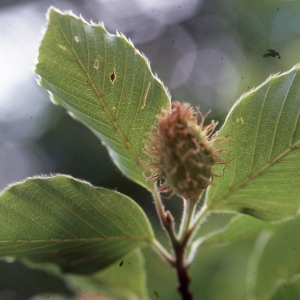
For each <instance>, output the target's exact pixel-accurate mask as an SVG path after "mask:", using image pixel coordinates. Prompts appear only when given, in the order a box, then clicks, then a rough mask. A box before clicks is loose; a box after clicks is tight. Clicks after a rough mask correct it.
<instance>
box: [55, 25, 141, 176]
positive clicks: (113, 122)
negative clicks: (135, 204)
mask: <svg viewBox="0 0 300 300" xmlns="http://www.w3.org/2000/svg"><path fill="white" fill-rule="evenodd" d="M68 20H69V26H70V31H71V32H72V26H71V23H70V19H68ZM57 24H58V26H59V29H60V32H61V34H62V35H63V37H64V39H65V40H66V42H67V44H68V45H69V47H70V48H71V51H72V53H73V55H74V56H75V57H76V59H77V62H78V63H79V65H80V67H81V68H82V70H83V71H84V72H85V74H86V76H87V78H88V80H89V82H90V84H91V86H92V88H93V90H94V92H95V94H96V96H97V98H98V99H99V101H100V103H101V105H102V107H103V109H104V111H105V113H106V114H107V116H108V117H109V119H110V121H111V123H112V125H113V127H114V128H115V130H116V132H117V133H118V135H119V137H120V138H121V140H122V142H123V146H124V148H125V149H128V150H129V152H130V153H131V154H132V156H133V157H134V160H135V163H136V164H137V165H138V166H140V168H141V169H142V170H143V171H144V170H145V166H144V164H143V163H142V161H141V160H140V158H139V155H138V154H137V153H136V152H135V151H134V150H133V148H132V147H131V144H130V143H129V141H128V140H127V139H126V137H125V136H124V135H123V133H122V131H121V130H120V128H119V126H118V124H117V123H116V122H115V120H114V118H113V116H112V115H111V114H110V112H109V110H108V108H107V106H106V104H105V102H104V101H103V98H102V94H101V92H99V91H98V90H97V88H96V86H95V84H94V82H93V80H92V78H91V76H90V74H89V72H87V70H86V69H85V67H84V65H83V63H82V62H81V60H80V58H79V57H78V55H77V52H76V51H75V49H74V48H73V47H72V45H71V44H70V42H69V40H68V38H67V37H66V35H65V34H64V31H63V29H62V27H61V25H60V23H59V21H57ZM81 24H82V26H83V30H84V32H86V31H85V28H84V25H83V22H82V21H81ZM91 26H92V25H91ZM85 39H86V41H87V44H88V39H87V36H86V33H85ZM104 45H105V40H104ZM87 48H88V46H87ZM103 78H104V77H103ZM103 85H104V80H103Z"/></svg>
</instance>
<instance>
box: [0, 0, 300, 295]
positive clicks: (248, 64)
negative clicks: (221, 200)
mask: <svg viewBox="0 0 300 300" xmlns="http://www.w3.org/2000/svg"><path fill="white" fill-rule="evenodd" d="M50 5H53V6H55V7H57V8H59V9H61V10H72V11H73V13H74V14H76V15H79V14H81V15H82V17H83V18H84V19H86V20H93V21H94V22H103V23H104V25H105V27H106V29H107V30H108V31H109V32H111V33H115V32H116V31H118V32H122V33H123V34H125V35H126V36H127V37H128V38H130V39H131V40H132V41H133V43H134V45H135V46H136V47H137V48H138V49H139V50H140V51H142V52H143V53H144V54H145V55H146V56H147V58H148V59H149V60H150V62H151V66H152V70H153V72H154V73H157V75H158V77H159V78H160V79H161V80H162V81H163V82H164V84H165V85H166V86H167V87H168V89H169V90H170V93H171V95H172V98H173V99H177V100H180V101H185V102H189V103H191V104H192V105H193V106H200V107H201V110H202V111H203V112H206V111H208V110H209V109H211V110H212V113H211V114H210V117H211V118H214V119H216V120H219V121H220V124H222V122H223V121H224V118H225V116H226V114H227V113H228V111H229V109H230V107H231V106H232V104H233V103H234V102H235V100H236V99H238V97H239V96H240V95H241V94H242V93H244V92H247V91H249V90H250V89H251V88H252V87H254V86H257V85H259V84H261V83H262V82H263V81H264V80H265V79H266V78H267V77H268V76H269V75H270V74H274V73H277V72H282V71H285V70H288V69H290V68H291V67H292V66H293V65H294V64H296V63H298V62H300V51H299V49H300V47H299V41H300V39H299V37H300V21H299V20H300V2H299V1H297V0H295V1H276V0H273V1H267V0H265V1H253V0H228V1H223V0H215V1H211V0H202V1H199V0H195V1H191V0H172V1H160V0H148V1H146V0H140V1H139V0H122V1H120V0H111V1H96V0H89V1H61V0H60V1H54V0H53V1H51V0H45V1H38V0H36V1H25V0H20V1H12V0H10V1H9V0H8V1H0V41H1V42H0V87H1V88H0V189H1V190H2V189H4V188H5V187H6V186H7V185H8V184H10V183H14V182H17V181H20V180H23V179H25V178H26V177H28V176H36V175H40V174H50V173H63V174H68V175H72V176H74V177H76V178H80V179H84V180H87V181H89V182H91V183H92V184H94V185H97V186H103V187H106V188H111V189H117V190H118V191H120V192H122V193H125V194H127V195H129V196H130V197H132V198H133V199H134V200H136V201H137V202H138V203H139V204H140V205H141V206H142V207H143V208H144V209H145V210H146V212H147V214H148V216H149V217H150V218H152V219H153V220H156V216H155V212H154V209H153V203H152V199H151V197H150V196H149V194H148V193H147V192H146V191H145V190H144V189H143V188H141V187H139V186H137V185H136V184H134V183H132V182H131V181H129V180H128V179H126V178H125V177H124V176H123V175H122V174H121V173H120V172H119V171H118V169H117V168H116V166H114V165H113V164H112V162H111V160H110V158H109V155H108V153H107V151H106V149H105V148H104V147H103V146H102V145H101V143H100V141H99V140H98V139H97V138H96V137H95V136H94V135H93V134H92V133H91V132H90V131H89V130H88V129H86V128H85V127H84V126H83V125H82V124H80V123H78V122H76V121H74V120H73V119H72V118H71V117H70V116H69V115H67V114H66V113H65V111H64V110H63V109H62V108H60V107H57V106H54V105H53V104H52V103H51V102H50V101H49V96H48V94H47V92H46V91H45V90H44V89H42V88H41V87H40V86H38V84H37V83H36V79H37V75H35V74H34V72H33V69H34V66H35V62H36V60H37V55H38V46H39V42H40V40H41V38H42V29H43V28H45V26H46V18H45V14H46V12H47V9H48V8H49V6H50ZM267 49H275V50H276V51H278V52H280V55H281V59H278V58H276V57H275V58H273V57H269V58H264V57H262V55H263V54H265V53H266V52H267ZM166 205H167V207H168V208H169V209H171V210H172V211H173V212H174V214H175V215H176V216H177V217H179V211H180V209H181V202H180V201H179V200H178V199H174V200H167V201H166ZM215 223H216V224H218V221H216V222H215ZM214 226H215V225H214ZM36 272H38V273H36ZM216 272H217V271H216ZM48 276H50V275H46V274H44V273H43V272H42V271H34V270H29V269H27V268H25V267H24V266H23V265H22V264H20V263H13V264H8V263H7V262H4V261H3V262H0V300H2V299H5V300H10V299H11V300H15V299H29V298H30V297H31V296H32V295H34V294H38V293H42V292H46V293H48V292H50V290H51V291H53V292H58V293H60V292H61V293H66V292H67V290H66V288H64V286H63V285H62V283H61V282H60V281H58V280H56V279H55V278H54V277H53V278H52V277H51V279H49V278H50V277H48ZM45 283H46V284H45ZM49 283H51V284H49ZM224 299H225V298H224Z"/></svg>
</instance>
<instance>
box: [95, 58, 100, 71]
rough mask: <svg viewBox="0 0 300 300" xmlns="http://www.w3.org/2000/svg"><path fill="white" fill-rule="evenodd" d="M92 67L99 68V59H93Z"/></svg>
mask: <svg viewBox="0 0 300 300" xmlns="http://www.w3.org/2000/svg"><path fill="white" fill-rule="evenodd" d="M94 68H95V69H96V70H98V68H99V61H98V59H95V61H94Z"/></svg>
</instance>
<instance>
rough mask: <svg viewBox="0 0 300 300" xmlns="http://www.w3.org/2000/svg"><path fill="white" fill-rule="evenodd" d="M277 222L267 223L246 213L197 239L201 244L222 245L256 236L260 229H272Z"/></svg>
mask: <svg viewBox="0 0 300 300" xmlns="http://www.w3.org/2000/svg"><path fill="white" fill-rule="evenodd" d="M278 226H279V223H275V224H273V223H269V222H265V221H260V220H257V219H254V218H252V217H250V216H247V215H238V216H235V217H233V218H232V219H231V220H230V222H229V223H228V225H226V226H225V227H224V228H221V229H219V230H215V231H213V232H211V233H209V234H207V235H205V236H203V237H201V238H200V239H199V240H198V243H199V242H201V245H213V244H216V245H222V244H225V245H226V244H230V243H236V242H240V241H242V240H246V239H250V238H253V237H256V236H257V235H258V234H259V233H260V232H261V231H262V230H268V231H274V230H275V229H276V227H278Z"/></svg>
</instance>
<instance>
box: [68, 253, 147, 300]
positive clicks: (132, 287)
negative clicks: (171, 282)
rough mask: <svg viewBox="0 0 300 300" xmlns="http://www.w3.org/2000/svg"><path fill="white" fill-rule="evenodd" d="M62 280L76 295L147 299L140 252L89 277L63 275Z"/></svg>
mask: <svg viewBox="0 0 300 300" xmlns="http://www.w3.org/2000/svg"><path fill="white" fill-rule="evenodd" d="M64 279H65V280H66V282H67V284H68V285H69V286H71V288H72V290H74V291H75V292H76V293H77V294H79V293H82V292H83V291H84V293H85V294H86V296H88V295H98V294H100V295H101V294H103V295H104V294H105V295H106V296H109V297H111V298H112V299H118V300H131V299H141V300H142V299H143V300H146V299H148V297H147V284H146V272H145V268H144V257H143V255H142V253H141V251H140V250H137V251H135V252H133V253H131V254H130V255H128V256H126V257H124V258H123V259H122V260H121V261H118V262H117V263H116V264H114V265H112V266H110V267H109V268H107V269H105V270H103V271H101V272H98V273H96V274H94V275H91V276H79V275H73V274H72V275H67V276H66V275H65V276H64Z"/></svg>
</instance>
